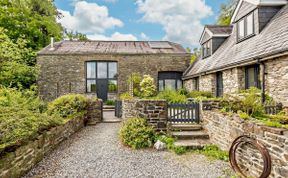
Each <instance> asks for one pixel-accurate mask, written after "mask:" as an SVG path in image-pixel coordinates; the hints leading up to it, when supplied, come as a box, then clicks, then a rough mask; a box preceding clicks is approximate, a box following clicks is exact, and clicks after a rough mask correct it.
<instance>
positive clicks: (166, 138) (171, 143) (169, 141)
mask: <svg viewBox="0 0 288 178" xmlns="http://www.w3.org/2000/svg"><path fill="white" fill-rule="evenodd" d="M157 140H160V141H161V142H163V143H165V144H166V146H167V149H168V150H170V151H173V152H174V153H176V154H177V155H182V154H185V153H186V152H187V151H188V149H187V148H185V147H182V146H175V145H174V143H175V139H174V138H172V137H169V136H166V135H161V136H158V138H157Z"/></svg>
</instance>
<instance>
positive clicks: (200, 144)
mask: <svg viewBox="0 0 288 178" xmlns="http://www.w3.org/2000/svg"><path fill="white" fill-rule="evenodd" d="M174 144H175V146H181V147H185V148H189V149H195V150H196V149H203V148H204V146H206V145H209V144H210V142H209V140H207V139H192V140H177V141H176V142H175V143H174Z"/></svg>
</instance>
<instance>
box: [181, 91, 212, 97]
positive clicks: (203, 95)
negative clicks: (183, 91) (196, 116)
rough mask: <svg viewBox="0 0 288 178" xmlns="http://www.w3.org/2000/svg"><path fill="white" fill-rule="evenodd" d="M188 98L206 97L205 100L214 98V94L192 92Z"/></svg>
mask: <svg viewBox="0 0 288 178" xmlns="http://www.w3.org/2000/svg"><path fill="white" fill-rule="evenodd" d="M187 97H188V98H198V97H205V98H212V97H213V94H212V93H211V92H208V91H191V92H189V93H188V94H187Z"/></svg>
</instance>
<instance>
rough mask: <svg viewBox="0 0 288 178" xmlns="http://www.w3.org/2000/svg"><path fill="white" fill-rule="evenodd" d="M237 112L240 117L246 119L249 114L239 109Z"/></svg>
mask: <svg viewBox="0 0 288 178" xmlns="http://www.w3.org/2000/svg"><path fill="white" fill-rule="evenodd" d="M238 114H239V117H240V118H241V119H244V120H247V119H249V118H250V116H249V115H248V114H247V113H246V112H242V111H239V112H238Z"/></svg>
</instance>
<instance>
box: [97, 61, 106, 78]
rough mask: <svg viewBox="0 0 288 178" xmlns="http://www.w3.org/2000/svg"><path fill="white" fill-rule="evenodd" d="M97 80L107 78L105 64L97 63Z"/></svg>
mask: <svg viewBox="0 0 288 178" xmlns="http://www.w3.org/2000/svg"><path fill="white" fill-rule="evenodd" d="M97 78H107V62H98V63H97Z"/></svg>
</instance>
